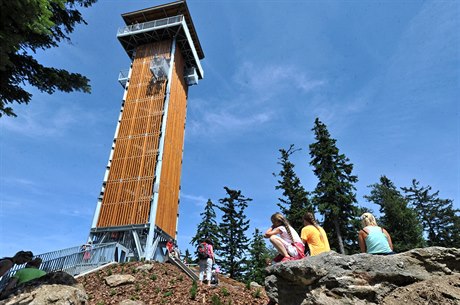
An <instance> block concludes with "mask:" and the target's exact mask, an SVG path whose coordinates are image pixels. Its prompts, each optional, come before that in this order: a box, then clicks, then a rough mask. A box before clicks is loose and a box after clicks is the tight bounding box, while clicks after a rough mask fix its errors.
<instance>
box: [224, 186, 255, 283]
mask: <svg viewBox="0 0 460 305" xmlns="http://www.w3.org/2000/svg"><path fill="white" fill-rule="evenodd" d="M224 189H225V191H226V192H227V197H225V198H223V199H219V203H220V205H219V206H218V208H219V209H220V210H221V211H222V213H223V214H222V222H221V223H220V224H219V232H220V247H219V249H218V251H217V252H218V254H219V256H220V258H221V260H220V264H221V267H222V269H223V270H224V271H225V272H226V273H228V274H229V275H230V277H231V278H233V279H243V275H244V274H245V273H246V271H247V260H246V255H247V252H248V250H249V238H248V237H247V236H246V231H247V230H248V229H249V220H246V215H245V214H244V211H245V209H246V208H247V207H248V202H250V201H252V199H250V198H246V197H244V196H243V195H242V194H241V191H239V190H238V191H236V190H232V189H229V188H228V187H224Z"/></svg>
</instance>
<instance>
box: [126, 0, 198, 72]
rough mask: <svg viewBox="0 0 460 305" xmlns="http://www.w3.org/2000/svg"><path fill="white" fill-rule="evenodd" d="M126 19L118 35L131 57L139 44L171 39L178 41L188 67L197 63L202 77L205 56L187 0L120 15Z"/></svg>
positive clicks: (196, 66)
mask: <svg viewBox="0 0 460 305" xmlns="http://www.w3.org/2000/svg"><path fill="white" fill-rule="evenodd" d="M121 16H122V17H123V20H124V21H125V23H126V26H125V27H122V28H120V29H119V30H118V33H117V37H118V40H119V41H120V43H121V44H122V46H123V48H124V49H125V50H126V52H127V53H128V55H129V56H130V57H131V58H132V57H133V55H134V50H135V48H136V47H137V46H139V45H141V44H145V43H149V42H155V41H161V40H165V39H172V38H173V37H176V39H177V40H176V41H177V44H178V46H179V47H180V50H181V51H182V55H183V56H184V58H185V62H186V66H187V67H195V68H196V69H197V72H198V75H199V78H203V69H202V67H201V64H200V60H201V59H203V58H204V53H203V50H202V48H201V44H200V41H199V40H198V36H197V34H196V31H195V26H194V25H193V22H192V18H191V16H190V12H189V10H188V7H187V3H186V2H185V1H183V0H181V1H176V2H172V3H167V4H163V5H159V6H155V7H151V8H147V9H143V10H139V11H135V12H131V13H125V14H122V15H121Z"/></svg>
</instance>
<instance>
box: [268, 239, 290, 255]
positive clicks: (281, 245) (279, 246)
mask: <svg viewBox="0 0 460 305" xmlns="http://www.w3.org/2000/svg"><path fill="white" fill-rule="evenodd" d="M270 242H271V243H272V244H273V246H274V247H275V248H276V250H278V252H279V253H281V255H283V256H284V257H290V255H289V253H288V252H287V251H286V247H285V246H284V242H283V240H282V239H281V237H279V236H277V235H272V236H270Z"/></svg>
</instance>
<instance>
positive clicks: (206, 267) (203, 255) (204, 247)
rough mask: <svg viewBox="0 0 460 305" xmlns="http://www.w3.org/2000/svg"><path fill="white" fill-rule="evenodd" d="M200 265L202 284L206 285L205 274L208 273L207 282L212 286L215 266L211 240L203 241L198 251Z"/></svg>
mask: <svg viewBox="0 0 460 305" xmlns="http://www.w3.org/2000/svg"><path fill="white" fill-rule="evenodd" d="M197 253H198V265H199V266H200V275H199V279H200V284H202V283H204V274H205V272H206V281H207V283H208V286H211V276H212V265H213V264H214V262H215V261H214V249H213V246H212V242H211V240H210V239H209V238H207V239H205V240H203V241H202V242H201V243H200V244H199V245H198V249H197Z"/></svg>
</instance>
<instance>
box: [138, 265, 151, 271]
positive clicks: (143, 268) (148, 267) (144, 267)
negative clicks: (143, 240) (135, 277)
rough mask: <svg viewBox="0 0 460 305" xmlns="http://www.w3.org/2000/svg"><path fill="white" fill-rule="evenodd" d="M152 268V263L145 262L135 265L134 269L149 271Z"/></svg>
mask: <svg viewBox="0 0 460 305" xmlns="http://www.w3.org/2000/svg"><path fill="white" fill-rule="evenodd" d="M152 268H153V265H150V264H145V265H142V266H138V267H136V270H137V271H150V270H152Z"/></svg>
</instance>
